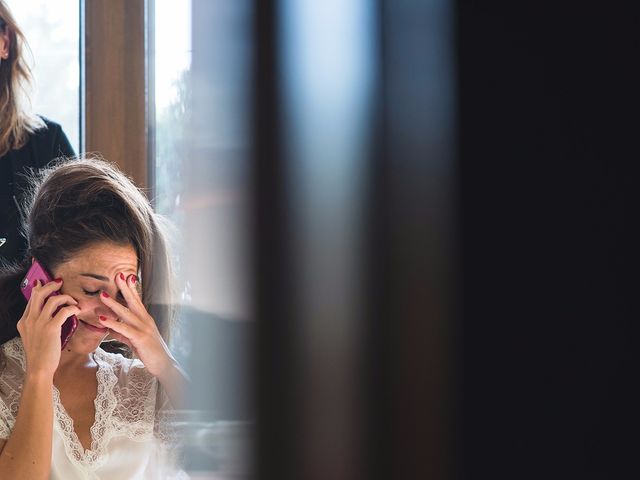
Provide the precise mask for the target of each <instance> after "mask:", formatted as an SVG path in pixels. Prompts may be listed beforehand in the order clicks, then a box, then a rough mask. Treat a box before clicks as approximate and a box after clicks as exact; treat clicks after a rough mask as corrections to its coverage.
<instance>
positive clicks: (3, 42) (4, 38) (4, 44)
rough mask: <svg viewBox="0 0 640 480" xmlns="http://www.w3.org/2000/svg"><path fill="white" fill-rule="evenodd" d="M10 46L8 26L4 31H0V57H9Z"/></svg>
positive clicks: (4, 58)
mask: <svg viewBox="0 0 640 480" xmlns="http://www.w3.org/2000/svg"><path fill="white" fill-rule="evenodd" d="M10 46H11V37H10V35H9V27H5V28H4V32H2V33H0V58H2V59H3V60H6V59H7V58H9V47H10Z"/></svg>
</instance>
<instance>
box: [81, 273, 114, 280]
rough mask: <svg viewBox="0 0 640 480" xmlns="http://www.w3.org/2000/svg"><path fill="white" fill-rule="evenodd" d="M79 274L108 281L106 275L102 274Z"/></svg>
mask: <svg viewBox="0 0 640 480" xmlns="http://www.w3.org/2000/svg"><path fill="white" fill-rule="evenodd" d="M80 276H81V277H89V278H95V279H96V280H100V281H102V282H108V281H109V279H108V278H107V277H105V276H104V275H96V274H95V273H81V274H80Z"/></svg>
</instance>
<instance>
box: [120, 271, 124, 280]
mask: <svg viewBox="0 0 640 480" xmlns="http://www.w3.org/2000/svg"><path fill="white" fill-rule="evenodd" d="M120 280H124V273H122V272H120Z"/></svg>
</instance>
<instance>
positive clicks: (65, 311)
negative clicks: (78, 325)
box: [52, 305, 80, 328]
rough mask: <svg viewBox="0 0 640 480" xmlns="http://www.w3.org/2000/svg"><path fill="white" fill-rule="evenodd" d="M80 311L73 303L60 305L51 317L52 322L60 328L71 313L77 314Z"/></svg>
mask: <svg viewBox="0 0 640 480" xmlns="http://www.w3.org/2000/svg"><path fill="white" fill-rule="evenodd" d="M78 313H80V309H79V308H78V307H76V306H75V305H69V306H67V307H62V308H61V309H60V311H59V312H58V313H56V314H55V316H54V317H53V320H52V323H53V324H54V325H55V326H56V327H57V328H61V327H62V324H64V322H65V321H66V320H67V318H69V317H70V316H72V315H77V314H78Z"/></svg>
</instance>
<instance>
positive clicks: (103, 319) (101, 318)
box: [98, 315, 107, 322]
mask: <svg viewBox="0 0 640 480" xmlns="http://www.w3.org/2000/svg"><path fill="white" fill-rule="evenodd" d="M98 318H99V319H100V320H102V321H103V322H104V321H106V320H107V317H105V316H104V315H100V316H99V317H98Z"/></svg>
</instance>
